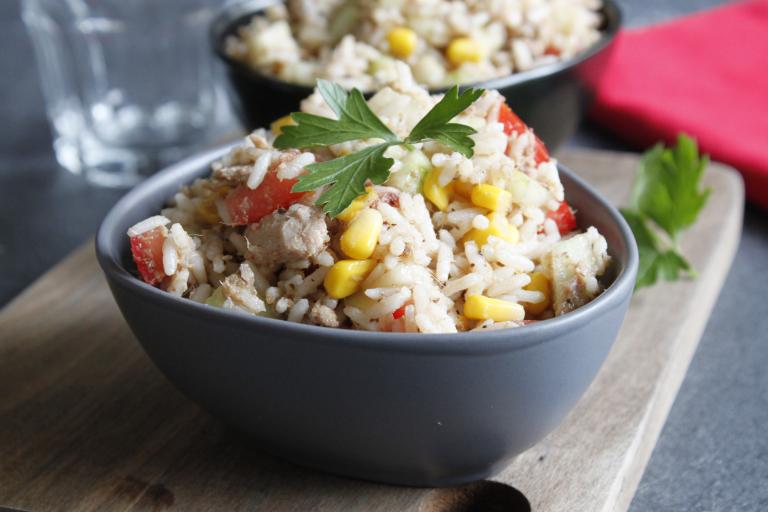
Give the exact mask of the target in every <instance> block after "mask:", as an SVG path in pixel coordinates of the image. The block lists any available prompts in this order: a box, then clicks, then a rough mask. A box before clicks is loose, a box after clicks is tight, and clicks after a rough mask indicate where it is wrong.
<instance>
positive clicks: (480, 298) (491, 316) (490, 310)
mask: <svg viewBox="0 0 768 512" xmlns="http://www.w3.org/2000/svg"><path fill="white" fill-rule="evenodd" d="M464 316H466V317H467V318H471V319H472V320H493V321H494V322H510V321H512V322H518V321H520V320H522V319H523V318H525V309H523V306H521V305H520V304H517V303H515V302H509V301H506V300H501V299H491V298H489V297H485V296H484V295H470V296H469V297H467V300H466V301H464Z"/></svg>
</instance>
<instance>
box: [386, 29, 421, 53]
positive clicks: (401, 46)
mask: <svg viewBox="0 0 768 512" xmlns="http://www.w3.org/2000/svg"><path fill="white" fill-rule="evenodd" d="M418 39H419V38H418V36H417V35H416V32H414V31H413V30H411V29H409V28H406V27H398V28H393V29H392V30H390V31H389V34H387V41H388V42H389V53H391V54H392V55H394V56H395V57H398V58H400V59H405V58H408V57H410V56H411V54H412V53H413V51H414V50H415V49H416V43H417V42H418Z"/></svg>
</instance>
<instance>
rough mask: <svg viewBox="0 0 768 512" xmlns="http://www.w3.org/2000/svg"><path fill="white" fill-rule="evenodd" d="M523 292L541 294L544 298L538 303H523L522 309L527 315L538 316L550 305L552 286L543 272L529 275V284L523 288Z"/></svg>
mask: <svg viewBox="0 0 768 512" xmlns="http://www.w3.org/2000/svg"><path fill="white" fill-rule="evenodd" d="M523 290H529V291H532V292H541V293H542V294H543V295H544V298H543V299H542V300H541V301H540V302H535V303H531V302H523V303H522V304H523V307H524V308H525V311H526V312H527V313H528V314H531V315H540V314H541V313H543V312H544V311H546V310H547V308H549V306H550V305H552V285H551V284H550V282H549V278H548V277H547V276H546V275H545V274H544V273H543V272H534V273H533V274H531V282H530V283H528V284H527V285H525V286H524V287H523Z"/></svg>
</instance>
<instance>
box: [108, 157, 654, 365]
mask: <svg viewBox="0 0 768 512" xmlns="http://www.w3.org/2000/svg"><path fill="white" fill-rule="evenodd" d="M238 144H239V142H237V143H232V144H226V145H224V146H220V147H218V148H216V149H212V150H208V151H205V152H202V153H199V154H197V155H195V156H192V157H190V158H187V159H185V160H182V161H181V162H179V163H177V164H174V165H172V166H170V167H168V168H166V169H165V170H162V171H160V172H158V173H157V174H155V175H154V176H152V177H150V178H148V179H147V180H145V181H144V182H143V183H140V184H139V185H137V186H136V187H135V188H134V189H132V190H131V191H130V192H128V193H127V194H126V195H124V196H123V197H122V198H121V199H120V200H119V201H118V202H117V203H116V204H115V205H114V206H113V207H112V209H111V210H110V211H109V213H107V215H106V217H105V218H104V219H103V221H102V222H101V225H100V226H99V229H98V231H97V234H96V240H95V249H96V256H97V260H98V262H99V265H100V266H101V269H102V271H103V272H104V274H105V275H106V277H107V279H108V281H110V284H111V285H118V286H120V287H121V288H123V289H125V290H126V291H127V292H129V293H131V294H134V295H138V296H139V297H140V299H141V300H148V301H152V302H154V303H156V304H158V305H159V306H162V307H163V308H169V309H171V310H174V311H176V312H178V313H181V314H183V315H196V316H203V317H206V318H208V319H209V321H211V322H213V323H214V324H216V323H218V322H231V323H232V324H233V325H235V326H239V327H242V328H243V329H252V330H254V331H255V332H258V331H259V330H260V329H265V330H267V331H268V332H269V331H272V332H273V333H274V332H281V331H282V332H283V333H285V334H286V336H285V338H286V339H293V340H296V339H298V340H301V341H305V342H311V343H327V344H333V345H347V346H349V347H350V348H356V349H372V350H380V349H385V350H387V351H395V352H408V353H432V354H435V353H441V354H445V355H450V354H483V353H500V352H506V351H510V350H517V349H523V348H527V347H529V346H532V345H537V344H540V343H544V342H547V341H552V340H554V339H556V338H557V337H558V336H559V335H560V334H562V333H565V332H569V331H573V330H575V329H578V328H580V327H583V326H584V325H586V324H588V323H589V322H590V320H591V319H593V318H595V317H599V316H602V315H604V314H606V313H608V312H609V311H611V310H613V309H615V308H617V307H620V306H621V305H622V304H623V303H624V301H625V300H626V299H627V298H628V297H629V296H630V295H631V294H632V291H633V290H634V287H635V276H636V273H637V269H638V262H639V257H638V250H637V245H636V243H635V238H634V236H633V234H632V231H631V229H630V227H629V225H628V224H627V222H626V221H625V220H624V218H623V217H622V215H621V214H620V213H619V211H618V210H617V209H616V208H615V207H614V206H613V205H611V204H610V203H609V202H608V201H607V200H606V199H605V198H604V197H603V196H602V194H600V193H599V192H597V191H596V190H595V189H594V188H593V187H592V186H591V185H589V184H588V183H587V182H586V181H585V180H583V179H582V178H580V177H579V176H577V175H576V174H575V173H574V172H573V171H571V170H570V169H568V168H567V167H565V166H563V165H562V164H560V163H558V171H559V172H561V173H564V174H565V175H566V176H567V177H568V179H569V180H571V181H572V182H573V183H574V184H575V185H576V186H578V187H581V188H582V189H584V190H585V191H586V192H587V195H589V196H590V197H591V199H592V200H593V201H595V202H596V203H597V204H598V205H599V206H600V207H601V208H603V209H604V210H605V211H606V212H607V213H608V217H609V218H608V221H609V222H612V223H614V224H615V225H616V226H617V227H618V230H619V235H620V237H621V239H622V242H623V244H624V245H625V246H626V248H627V254H626V261H624V265H623V268H622V269H621V271H620V272H619V273H618V275H616V277H615V279H614V281H613V282H612V283H611V284H610V285H609V286H608V288H606V289H605V290H604V291H603V292H602V293H601V294H600V295H599V296H598V297H597V298H595V299H594V300H592V301H591V302H589V303H588V304H586V305H584V306H581V307H580V308H578V309H576V310H574V311H571V312H569V313H566V314H564V315H562V316H558V317H555V318H551V319H547V320H542V321H539V322H536V323H533V324H530V325H526V326H523V327H517V328H509V329H496V330H487V331H466V332H459V333H436V334H432V333H401V332H394V333H393V332H378V331H377V332H374V331H363V330H357V329H343V328H333V327H322V326H316V325H308V324H301V323H295V322H289V321H287V320H282V319H273V318H264V317H258V316H253V315H247V314H244V313H240V312H236V311H230V310H225V309H221V308H215V307H211V306H207V305H205V304H200V303H197V302H194V301H192V300H189V299H181V298H179V297H176V296H174V295H171V294H169V293H168V292H166V291H163V290H161V289H159V288H155V287H154V286H151V285H149V284H147V283H145V282H143V281H142V280H141V279H139V278H138V277H136V276H135V275H133V274H132V273H130V272H129V271H128V269H126V268H125V267H124V266H123V265H122V263H121V259H122V258H121V254H120V253H119V251H118V248H117V247H113V246H112V244H111V243H110V239H112V238H114V237H115V232H116V231H117V230H118V229H119V226H120V225H121V224H123V222H122V221H123V220H124V219H125V218H126V217H129V216H130V215H131V211H132V208H133V206H135V205H137V204H141V203H143V202H144V201H145V196H147V195H148V194H149V193H151V192H152V191H153V190H156V189H159V188H165V187H171V186H173V185H175V186H177V187H178V186H179V185H180V184H185V183H188V182H189V181H191V179H194V177H195V176H196V175H197V173H201V169H207V168H208V167H209V165H210V163H211V162H212V161H213V160H215V159H216V158H219V157H221V156H222V155H223V154H225V153H226V152H227V151H229V149H231V148H232V147H234V146H236V145H238ZM202 172H205V171H202ZM169 197H170V195H169ZM138 220H140V219H137V222H138ZM117 236H127V235H125V233H123V232H121V233H118V234H117ZM112 292H113V294H114V290H112Z"/></svg>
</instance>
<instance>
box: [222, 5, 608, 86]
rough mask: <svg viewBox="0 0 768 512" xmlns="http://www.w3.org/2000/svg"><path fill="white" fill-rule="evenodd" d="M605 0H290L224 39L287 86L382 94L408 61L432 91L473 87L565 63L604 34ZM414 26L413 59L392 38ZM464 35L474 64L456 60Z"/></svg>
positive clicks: (231, 48)
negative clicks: (319, 84)
mask: <svg viewBox="0 0 768 512" xmlns="http://www.w3.org/2000/svg"><path fill="white" fill-rule="evenodd" d="M601 6H602V1H601V0H468V1H465V2H457V1H451V0H288V2H287V3H286V5H283V4H278V5H276V6H274V7H271V8H269V9H267V11H266V15H265V16H257V17H255V18H254V19H253V20H252V22H251V23H250V25H248V26H246V27H243V28H242V30H241V31H240V33H239V36H238V37H232V38H230V40H229V41H228V42H227V48H226V51H227V52H228V54H229V55H230V56H231V57H233V58H236V59H238V60H241V61H243V62H246V63H247V64H248V65H250V66H251V67H253V68H254V69H257V70H259V71H261V72H263V73H267V74H271V75H274V76H277V77H278V78H281V79H283V80H286V81H289V82H296V83H303V84H308V85H311V84H314V83H315V80H316V79H317V78H326V79H329V80H334V81H336V82H339V83H341V84H343V85H345V86H347V87H357V88H359V89H362V90H378V89H379V88H381V87H382V86H383V85H385V84H386V83H389V82H391V81H392V80H393V79H394V78H396V77H397V73H398V72H397V70H396V68H395V66H394V62H395V61H396V59H402V60H404V61H405V62H406V63H407V64H408V65H409V66H410V67H411V70H412V72H413V75H414V76H415V77H416V80H417V81H418V82H419V83H421V84H425V85H427V86H429V87H440V86H445V85H452V84H454V83H471V82H478V81H481V80H487V79H491V78H496V77H500V76H505V75H508V74H510V73H515V72H519V71H525V70H528V69H531V68H535V67H538V66H542V65H545V64H550V63H553V62H557V61H559V60H563V59H568V58H570V57H572V56H574V55H576V54H577V53H579V52H581V51H583V50H585V49H586V48H588V47H589V46H591V45H592V44H594V43H595V42H596V41H597V40H598V39H599V38H600V32H599V26H600V23H601V16H600V14H599V10H600V8H601ZM401 28H407V29H408V30H409V31H412V32H411V33H412V35H413V36H415V39H413V40H412V42H411V43H410V46H411V47H412V49H411V50H410V52H409V53H408V54H407V55H406V54H403V53H398V51H397V50H394V51H393V49H392V48H391V44H390V42H389V37H388V36H389V34H390V33H391V32H392V31H393V30H395V29H401ZM461 38H467V39H468V40H470V41H471V42H472V44H473V46H474V47H476V48H477V52H478V57H477V58H476V60H470V61H463V62H461V61H460V62H456V60H455V59H451V58H449V55H450V54H451V52H450V50H449V48H450V45H451V43H452V42H454V41H456V40H458V39H461Z"/></svg>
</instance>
